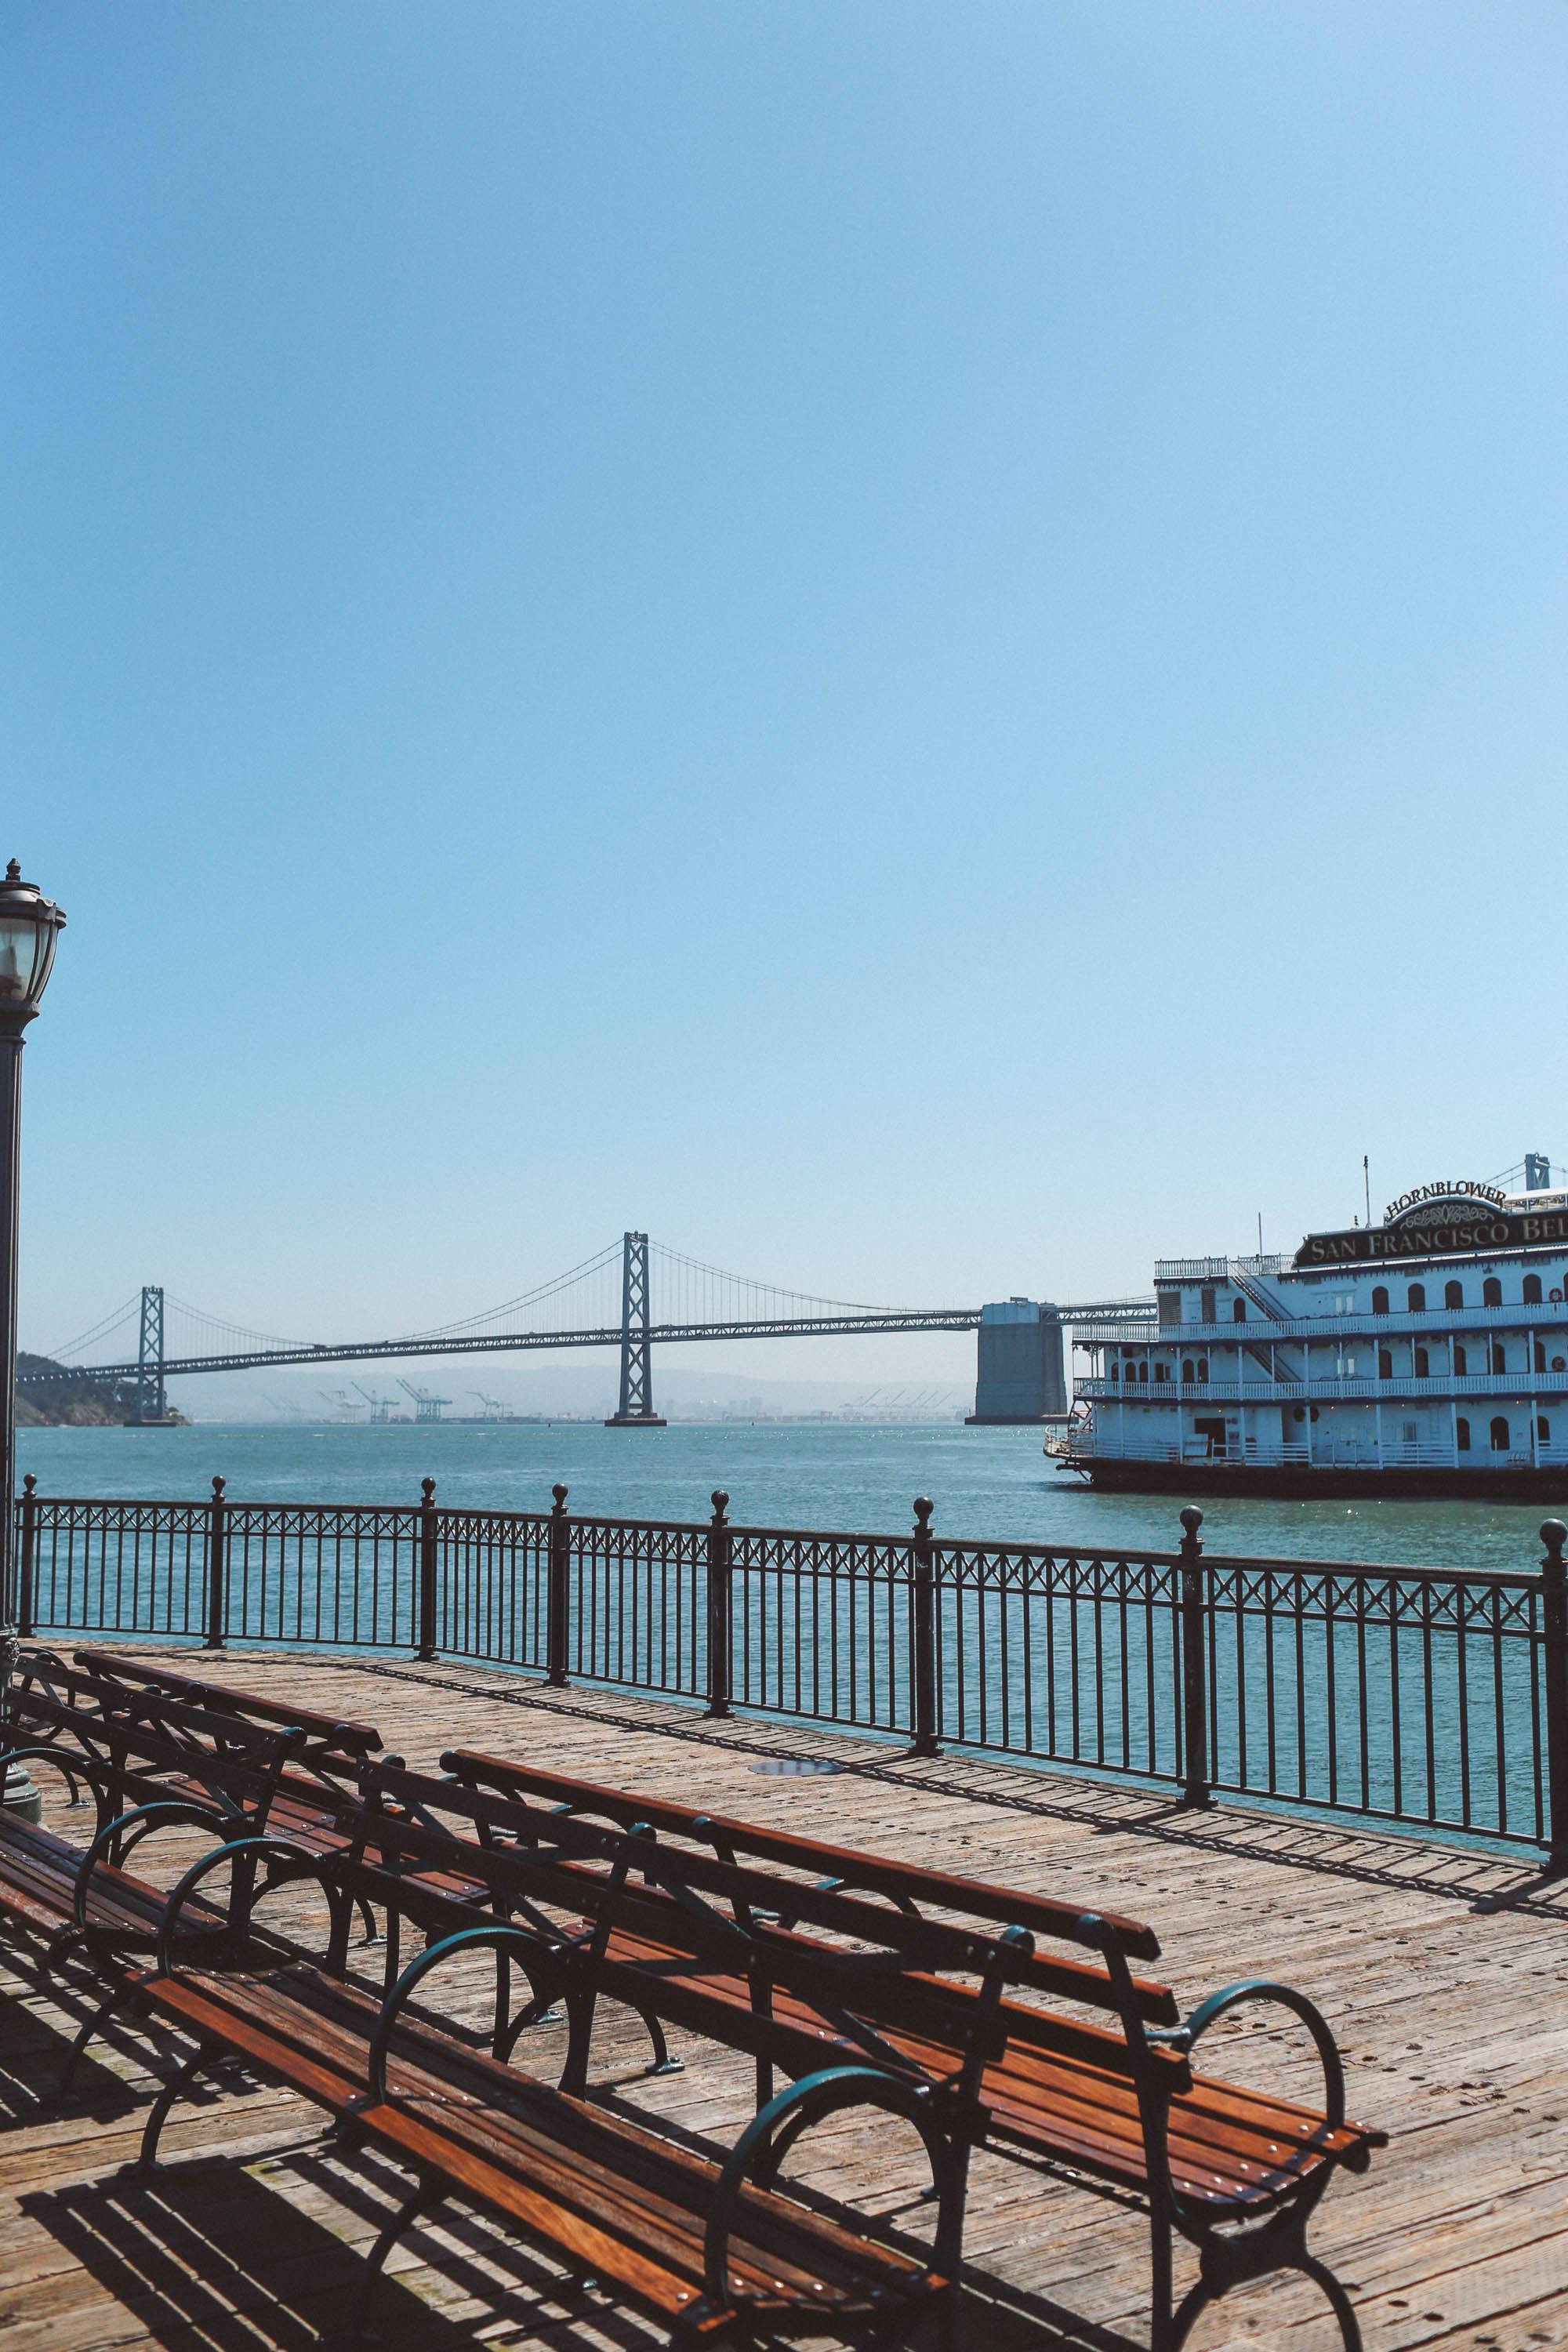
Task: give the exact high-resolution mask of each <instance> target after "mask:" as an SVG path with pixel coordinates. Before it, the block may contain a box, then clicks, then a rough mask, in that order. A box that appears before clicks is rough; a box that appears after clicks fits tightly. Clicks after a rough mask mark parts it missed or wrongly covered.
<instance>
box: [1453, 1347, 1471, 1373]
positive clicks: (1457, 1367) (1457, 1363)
mask: <svg viewBox="0 0 1568 2352" xmlns="http://www.w3.org/2000/svg"><path fill="white" fill-rule="evenodd" d="M1468 1370H1469V1358H1468V1356H1467V1355H1466V1353H1465V1349H1464V1344H1463V1342H1462V1341H1461V1340H1458V1339H1456V1340H1455V1342H1454V1377H1455V1379H1456V1380H1461V1381H1462V1380H1463V1379H1464V1377H1465V1374H1466V1372H1467V1371H1468Z"/></svg>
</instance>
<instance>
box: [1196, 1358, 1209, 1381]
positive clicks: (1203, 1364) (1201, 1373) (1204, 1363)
mask: <svg viewBox="0 0 1568 2352" xmlns="http://www.w3.org/2000/svg"><path fill="white" fill-rule="evenodd" d="M1208 1376H1209V1360H1208V1358H1207V1357H1206V1356H1200V1357H1199V1358H1198V1378H1199V1380H1200V1381H1206V1380H1207V1378H1208Z"/></svg>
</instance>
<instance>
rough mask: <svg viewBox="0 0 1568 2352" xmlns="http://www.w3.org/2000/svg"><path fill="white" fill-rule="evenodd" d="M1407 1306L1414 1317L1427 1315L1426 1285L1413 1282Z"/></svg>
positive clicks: (1406, 1298) (1407, 1298)
mask: <svg viewBox="0 0 1568 2352" xmlns="http://www.w3.org/2000/svg"><path fill="white" fill-rule="evenodd" d="M1405 1306H1406V1307H1407V1308H1408V1309H1409V1311H1410V1313H1411V1314H1412V1315H1425V1314H1426V1284H1425V1283H1424V1282H1413V1283H1412V1284H1411V1286H1410V1289H1409V1292H1408V1294H1407V1296H1406V1297H1405Z"/></svg>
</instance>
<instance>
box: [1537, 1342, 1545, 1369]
mask: <svg viewBox="0 0 1568 2352" xmlns="http://www.w3.org/2000/svg"><path fill="white" fill-rule="evenodd" d="M1535 1369H1536V1370H1537V1371H1538V1372H1543V1371H1544V1370H1546V1342H1545V1341H1544V1339H1537V1341H1536V1343H1535Z"/></svg>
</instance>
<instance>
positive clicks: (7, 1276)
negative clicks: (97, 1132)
mask: <svg viewBox="0 0 1568 2352" xmlns="http://www.w3.org/2000/svg"><path fill="white" fill-rule="evenodd" d="M64 928H65V916H64V915H63V914H62V913H61V911H60V909H59V908H58V907H57V906H56V905H55V904H54V902H53V900H52V899H49V898H45V897H44V895H43V893H42V892H41V891H40V890H39V889H38V888H37V886H36V885H35V884H34V883H31V882H24V881H23V879H22V869H21V867H20V866H18V865H17V863H16V859H15V858H13V859H12V860H11V863H10V865H9V866H7V867H6V868H5V878H4V880H0V1471H3V1473H4V1478H3V1484H0V1710H3V1709H4V1708H5V1702H6V1699H7V1697H8V1695H9V1692H10V1686H11V1675H12V1671H13V1669H14V1668H15V1666H16V1234H17V1221H16V1210H17V1185H18V1180H19V1177H20V1174H21V1128H22V1043H23V1038H24V1034H25V1033H26V1026H27V1024H28V1022H29V1021H31V1020H32V1018H33V1016H34V1014H35V1013H37V1009H38V1006H39V1003H41V1001H42V998H43V993H44V991H45V989H46V988H47V986H48V982H49V968H50V966H51V965H52V964H53V962H54V960H55V942H56V940H58V937H59V935H60V932H61V931H62V929H64ZM3 1801H4V1802H5V1804H7V1805H11V1806H14V1807H16V1809H17V1810H18V1811H25V1812H30V1813H31V1814H32V1815H33V1817H34V1819H35V1820H36V1819H37V1812H38V1804H39V1800H38V1792H37V1790H36V1789H35V1788H34V1787H33V1784H32V1782H31V1781H30V1780H28V1778H27V1775H26V1770H25V1769H23V1768H22V1767H21V1766H20V1765H13V1766H11V1767H10V1768H8V1769H7V1771H6V1773H5V1790H4V1799H3Z"/></svg>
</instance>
